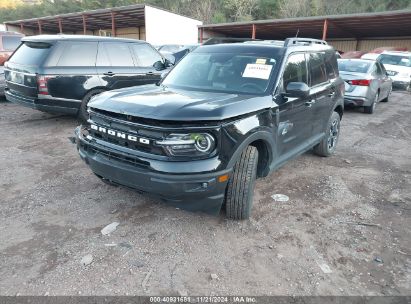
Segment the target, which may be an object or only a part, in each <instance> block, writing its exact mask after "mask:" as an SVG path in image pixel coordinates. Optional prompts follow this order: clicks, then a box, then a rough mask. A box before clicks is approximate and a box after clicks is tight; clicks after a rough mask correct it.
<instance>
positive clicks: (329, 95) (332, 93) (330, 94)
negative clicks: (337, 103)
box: [327, 91, 335, 97]
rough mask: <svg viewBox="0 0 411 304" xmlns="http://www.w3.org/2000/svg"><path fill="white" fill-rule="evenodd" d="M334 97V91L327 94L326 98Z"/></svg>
mask: <svg viewBox="0 0 411 304" xmlns="http://www.w3.org/2000/svg"><path fill="white" fill-rule="evenodd" d="M334 95H335V91H332V92H330V93H328V94H327V96H328V97H334Z"/></svg>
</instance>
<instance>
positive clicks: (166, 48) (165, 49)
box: [157, 44, 184, 54]
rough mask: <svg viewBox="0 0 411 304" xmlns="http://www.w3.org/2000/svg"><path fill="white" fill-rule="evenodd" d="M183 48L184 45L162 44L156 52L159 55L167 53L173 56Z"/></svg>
mask: <svg viewBox="0 0 411 304" xmlns="http://www.w3.org/2000/svg"><path fill="white" fill-rule="evenodd" d="M183 48H184V45H182V44H164V45H160V46H158V47H157V50H158V51H159V52H160V53H162V54H163V53H167V54H173V53H176V52H178V51H180V50H182V49H183Z"/></svg>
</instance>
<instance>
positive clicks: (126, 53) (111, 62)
mask: <svg viewBox="0 0 411 304" xmlns="http://www.w3.org/2000/svg"><path fill="white" fill-rule="evenodd" d="M97 66H114V67H116V66H118V67H120V66H126V67H134V61H133V57H132V55H131V50H130V47H129V43H110V42H103V43H102V42H100V46H99V50H98V58H97Z"/></svg>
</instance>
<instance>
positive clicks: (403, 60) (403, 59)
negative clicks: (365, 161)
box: [378, 54, 411, 67]
mask: <svg viewBox="0 0 411 304" xmlns="http://www.w3.org/2000/svg"><path fill="white" fill-rule="evenodd" d="M378 61H379V62H381V63H382V64H391V65H400V66H405V67H411V56H405V55H404V56H401V55H388V54H382V55H381V56H380V57H379V58H378Z"/></svg>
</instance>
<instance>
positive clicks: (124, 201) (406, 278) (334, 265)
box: [0, 92, 411, 295]
mask: <svg viewBox="0 0 411 304" xmlns="http://www.w3.org/2000/svg"><path fill="white" fill-rule="evenodd" d="M77 124H78V122H77V121H76V120H75V119H74V118H70V117H65V116H58V115H50V114H45V113H41V112H38V111H35V110H31V109H28V108H24V107H20V106H16V105H13V104H10V103H5V102H1V103H0V130H1V131H0V134H1V145H0V160H1V161H0V192H1V195H0V295H16V294H20V295H48V294H49V295H79V294H81V295H149V294H150V295H185V294H189V295H238V294H242V295H410V294H411V244H410V243H411V238H410V235H411V225H410V223H411V221H410V220H411V212H410V208H411V95H410V94H407V93H400V92H396V93H394V94H393V95H392V97H391V100H390V102H389V103H381V104H378V106H377V109H376V113H375V114H373V115H367V114H364V113H362V111H361V110H347V111H346V113H345V115H344V118H343V121H342V135H341V138H340V142H339V145H338V149H337V153H336V154H335V156H333V157H330V158H320V157H317V156H314V155H313V154H312V153H306V154H305V155H303V156H301V157H299V158H297V159H296V160H293V161H291V162H289V163H288V164H287V165H285V166H284V167H283V168H281V169H280V170H278V171H277V172H274V173H273V174H271V175H270V176H269V177H267V178H264V179H261V180H258V182H257V189H256V194H255V199H254V207H253V215H252V218H251V219H250V220H249V221H242V222H235V221H229V220H226V219H225V218H224V216H223V215H221V216H220V217H212V216H208V215H203V214H195V213H189V212H186V211H182V210H177V209H175V208H172V207H170V206H167V205H166V204H163V203H160V202H158V201H156V200H154V199H151V198H147V197H145V196H142V195H140V194H138V193H136V192H134V191H132V190H129V189H125V188H122V187H112V186H109V185H106V184H104V183H102V182H101V181H100V180H99V179H98V178H97V177H95V176H94V175H93V174H92V173H91V171H90V170H89V169H88V167H87V166H86V165H85V164H84V163H83V162H82V161H81V160H80V158H79V156H78V155H77V151H76V149H75V146H74V145H72V144H71V143H70V142H69V140H68V139H67V138H68V137H69V136H72V135H73V130H74V127H75V126H76V125H77ZM276 193H280V194H286V195H288V196H289V197H290V200H289V201H288V202H275V201H274V200H273V199H272V198H271V196H272V195H273V194H276ZM112 222H119V223H120V224H119V226H118V227H117V230H116V231H115V232H113V233H111V234H110V235H107V236H103V235H102V234H101V233H100V231H101V229H102V228H103V227H105V226H106V225H108V224H110V223H112ZM88 254H91V255H92V256H93V261H92V263H91V264H90V265H88V266H84V265H82V264H81V260H82V258H83V257H84V256H86V255H88ZM212 274H213V275H212ZM212 277H213V278H212Z"/></svg>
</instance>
